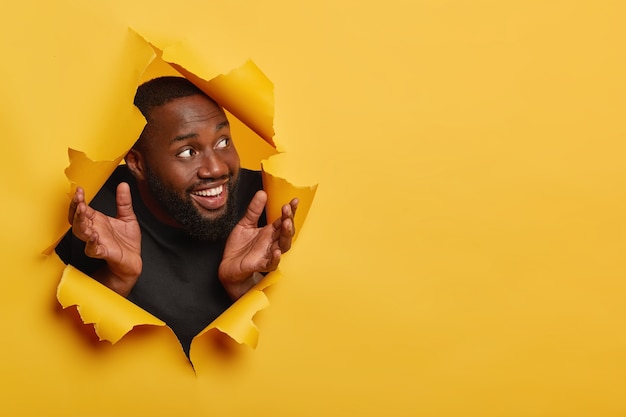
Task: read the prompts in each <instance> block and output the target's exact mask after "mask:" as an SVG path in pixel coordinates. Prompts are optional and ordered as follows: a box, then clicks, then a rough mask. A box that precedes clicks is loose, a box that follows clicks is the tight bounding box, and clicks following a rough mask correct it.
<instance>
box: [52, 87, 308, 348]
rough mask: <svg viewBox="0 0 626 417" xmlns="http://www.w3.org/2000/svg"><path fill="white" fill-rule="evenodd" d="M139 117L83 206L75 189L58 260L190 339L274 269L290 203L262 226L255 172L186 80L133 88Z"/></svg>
mask: <svg viewBox="0 0 626 417" xmlns="http://www.w3.org/2000/svg"><path fill="white" fill-rule="evenodd" d="M135 105H136V106H137V107H138V108H139V109H140V110H141V112H142V114H143V115H144V117H145V118H146V120H147V124H146V126H145V128H144V130H143V132H142V133H141V136H140V137H139V139H138V140H137V142H136V144H135V145H134V146H133V148H132V149H131V150H130V151H129V152H128V154H127V155H126V158H125V160H126V165H122V166H120V167H118V168H117V170H116V171H115V172H114V173H113V175H112V176H111V178H109V180H108V181H107V183H106V184H105V185H104V186H103V187H102V189H101V190H100V192H99V193H98V194H97V195H96V197H95V198H94V200H93V201H92V203H91V206H88V205H87V204H86V203H85V196H84V191H83V190H82V189H81V188H77V190H76V193H75V195H74V197H73V199H72V201H71V203H70V209H69V215H68V220H69V222H70V223H71V224H72V229H71V231H70V232H68V234H67V235H66V236H65V237H64V239H63V240H62V241H61V243H59V245H58V246H57V248H56V251H57V253H58V254H59V256H60V257H61V259H62V260H63V261H64V262H65V263H69V264H72V265H74V266H76V267H77V268H78V269H80V270H81V271H83V272H85V273H86V274H88V275H90V276H92V277H93V278H95V279H97V280H98V281H100V282H101V283H103V284H104V285H106V286H107V287H109V288H110V289H112V290H113V291H115V292H117V293H119V294H121V295H123V296H125V297H127V298H128V299H129V300H131V301H132V302H134V303H135V304H137V305H139V306H140V307H142V308H144V309H145V310H147V311H149V312H151V313H152V314H154V315H155V316H157V317H159V318H160V319H162V320H163V321H165V322H166V323H167V325H168V326H169V327H171V328H172V330H173V331H174V333H176V335H177V337H178V338H179V340H180V342H181V344H182V346H183V350H184V351H185V353H186V354H187V355H189V347H190V344H191V340H192V339H193V337H194V336H195V335H197V334H198V333H199V332H200V331H201V330H202V329H204V328H205V327H206V326H207V325H208V324H209V323H210V322H211V321H213V320H214V319H215V318H216V317H217V316H218V315H219V314H221V313H222V312H223V311H224V310H225V309H226V308H228V306H229V305H230V304H231V303H232V301H233V300H236V299H237V298H239V297H240V296H241V295H243V294H244V293H245V292H246V291H248V290H249V289H250V288H251V287H252V286H253V285H254V284H256V283H257V282H258V281H259V280H260V278H262V275H261V273H263V272H269V271H272V270H275V269H276V268H277V266H278V263H279V261H280V256H281V254H282V253H284V252H286V251H288V250H289V249H290V247H291V240H292V237H293V235H294V231H295V229H294V223H293V216H294V214H295V211H296V208H297V205H298V201H297V199H294V200H292V201H291V202H290V203H289V204H285V205H284V206H283V207H282V216H281V217H280V218H279V219H277V220H275V221H274V222H273V223H271V224H269V225H265V220H264V207H265V203H266V201H267V195H266V194H265V192H264V191H262V190H261V188H262V183H261V178H260V173H259V172H254V171H249V170H246V169H242V168H240V166H239V156H238V154H237V151H236V150H235V146H234V144H233V143H232V140H231V137H230V130H229V124H228V120H227V119H226V116H225V115H224V112H223V110H222V109H221V107H220V106H219V105H218V104H217V103H215V102H214V101H213V100H212V99H211V98H209V97H208V96H207V95H206V94H204V93H203V92H202V91H201V90H200V89H198V88H197V87H196V86H194V85H193V84H192V83H191V82H189V81H188V80H186V79H185V78H180V77H162V78H157V79H155V80H152V81H149V82H147V83H145V84H143V85H141V86H140V87H139V88H138V89H137V94H136V96H135Z"/></svg>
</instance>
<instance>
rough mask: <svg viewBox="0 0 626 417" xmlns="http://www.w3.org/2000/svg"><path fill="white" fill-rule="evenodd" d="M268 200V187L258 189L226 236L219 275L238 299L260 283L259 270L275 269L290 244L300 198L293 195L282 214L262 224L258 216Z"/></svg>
mask: <svg viewBox="0 0 626 417" xmlns="http://www.w3.org/2000/svg"><path fill="white" fill-rule="evenodd" d="M266 202H267V194H266V193H265V191H257V193H256V194H255V195H254V197H253V198H252V201H251V202H250V205H249V206H248V210H247V211H246V214H245V215H244V217H243V218H242V219H241V221H240V222H239V223H237V225H236V226H235V228H234V229H233V231H232V232H231V233H230V235H229V236H228V239H227V240H226V247H225V248H224V256H223V257H222V262H221V263H220V268H219V278H220V281H221V282H222V285H224V288H226V291H227V292H228V294H229V295H230V296H231V298H233V299H235V300H236V299H238V298H239V297H241V296H242V295H243V294H244V293H246V291H248V290H249V289H250V288H251V287H252V286H253V285H254V284H256V283H257V281H258V280H259V279H260V278H259V274H256V273H259V272H270V271H274V270H275V269H276V268H277V267H278V264H279V262H280V257H281V255H282V254H283V253H285V252H287V251H288V250H289V249H290V248H291V240H292V239H293V236H294V234H295V230H296V229H295V226H294V222H293V217H294V215H295V213H296V209H297V208H298V199H297V198H294V199H293V200H291V202H290V203H289V204H285V205H284V206H283V207H282V214H281V217H280V218H278V219H276V220H275V221H274V222H273V223H271V224H268V225H267V226H265V227H261V228H259V227H258V221H259V217H261V214H262V213H263V208H264V207H265V203H266Z"/></svg>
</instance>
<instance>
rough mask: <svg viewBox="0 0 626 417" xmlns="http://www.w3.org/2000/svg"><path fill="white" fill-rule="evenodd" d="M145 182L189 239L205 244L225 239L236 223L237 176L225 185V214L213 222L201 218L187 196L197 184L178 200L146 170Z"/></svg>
mask: <svg viewBox="0 0 626 417" xmlns="http://www.w3.org/2000/svg"><path fill="white" fill-rule="evenodd" d="M146 179H147V182H148V187H149V188H150V191H151V192H152V194H153V195H154V196H155V197H156V199H157V201H158V202H159V203H160V204H161V205H162V206H163V208H164V209H165V210H166V211H167V212H168V213H169V215H170V216H172V217H173V218H174V220H176V221H177V222H178V223H179V224H180V225H181V226H182V227H183V230H184V231H185V233H187V234H188V235H189V236H191V237H193V238H195V239H198V240H204V241H210V242H215V241H218V240H222V239H226V238H227V237H228V235H229V234H230V232H231V231H232V230H233V228H234V227H235V224H236V223H237V220H238V219H237V210H236V209H235V200H236V197H235V196H236V195H237V189H238V186H239V176H237V177H233V176H232V175H231V176H230V178H229V181H228V182H227V183H226V184H227V187H228V200H226V211H225V212H224V214H223V215H222V216H220V217H218V218H216V219H207V218H206V217H203V216H202V215H201V214H200V212H199V211H198V209H197V208H196V207H195V206H194V204H193V202H192V201H191V197H189V192H191V190H192V189H193V188H195V187H197V186H198V185H200V184H195V185H194V186H193V187H190V189H188V190H186V193H185V197H181V196H180V194H178V193H177V192H176V191H174V190H172V189H171V188H168V187H167V186H166V185H165V184H163V182H161V180H160V179H159V178H158V177H157V176H156V175H155V174H154V173H153V172H152V170H150V169H149V168H148V169H146Z"/></svg>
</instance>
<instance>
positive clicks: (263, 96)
mask: <svg viewBox="0 0 626 417" xmlns="http://www.w3.org/2000/svg"><path fill="white" fill-rule="evenodd" d="M137 38H140V39H142V40H143V42H144V44H143V45H141V47H143V48H145V44H148V45H150V47H152V48H153V50H154V54H153V56H152V57H151V58H150V60H149V61H148V62H146V63H145V65H144V66H143V68H142V70H141V71H138V74H139V76H138V80H137V85H139V84H141V83H142V82H144V81H147V80H148V79H151V78H155V77H157V76H162V75H172V74H182V75H184V76H185V77H186V78H188V79H189V80H190V81H192V82H193V83H194V84H196V85H197V86H198V87H199V88H201V89H202V90H203V91H205V92H206V93H207V94H208V95H210V96H212V97H213V98H215V99H216V100H217V101H218V102H220V104H222V105H223V106H224V108H225V110H226V112H227V116H228V118H229V119H230V120H231V125H233V126H235V128H234V129H233V136H234V139H235V143H236V144H237V146H238V150H239V153H240V155H241V154H246V155H247V156H246V158H242V166H245V167H246V168H251V169H259V165H260V161H261V160H262V159H264V158H268V157H269V158H271V156H272V155H274V154H276V153H277V151H276V149H275V148H276V145H275V143H274V139H273V136H274V130H273V114H274V108H273V104H274V99H273V85H272V83H271V81H269V80H268V79H267V77H265V75H264V74H263V73H262V72H261V71H260V70H259V69H258V68H257V67H256V65H255V64H254V63H253V62H252V61H248V62H246V63H244V64H243V65H242V66H241V67H239V68H236V69H234V70H232V71H230V72H229V73H228V74H214V73H211V70H210V69H206V68H205V69H200V70H196V72H194V73H192V72H191V71H189V70H187V69H186V68H189V67H194V68H196V67H197V63H196V62H191V61H190V60H191V59H192V58H191V57H189V56H186V57H185V54H184V46H181V45H180V44H177V45H175V46H174V47H171V48H164V49H160V48H159V47H157V46H154V45H152V44H149V43H148V42H147V41H146V40H145V39H144V38H141V37H140V35H137ZM176 57H182V58H185V59H186V60H187V61H185V62H184V63H183V62H181V61H178V62H177V63H174V62H170V60H172V61H173V60H174V59H175V58H176ZM207 74H209V75H207ZM135 87H136V86H135ZM137 117H138V118H140V119H141V115H140V114H139V113H138V112H137ZM143 123H144V124H145V120H144V121H143ZM131 125H132V123H131ZM236 134H241V136H242V139H244V140H243V142H245V143H244V146H241V145H242V144H241V142H240V141H239V139H240V137H239V136H236ZM136 137H137V132H136V128H135V127H133V126H129V129H128V132H127V134H126V135H125V136H124V135H121V137H120V138H119V141H120V142H122V143H131V144H132V143H133V142H134V139H136ZM94 140H96V141H104V143H109V142H111V141H112V138H110V137H106V136H103V135H102V134H100V136H98V133H97V132H96V133H95V134H94ZM259 142H262V143H265V145H263V144H259ZM249 144H250V146H248V145H249ZM268 144H269V146H268ZM244 148H245V149H244ZM250 149H252V150H250ZM127 150H128V149H126V151H127ZM68 153H69V159H70V165H69V167H68V168H67V169H66V175H67V177H68V179H69V181H70V183H71V187H70V193H69V195H70V196H71V195H72V194H73V192H74V190H75V189H76V186H77V185H80V186H81V187H83V188H84V189H85V193H86V197H87V200H88V201H90V200H91V199H92V198H93V197H94V196H95V194H96V193H97V191H98V190H99V189H100V187H102V185H103V184H104V182H105V181H106V180H107V178H108V177H109V176H110V175H111V173H112V172H113V170H114V169H115V167H116V166H117V165H118V164H119V163H120V162H121V161H122V159H123V156H124V154H125V153H126V152H124V154H122V155H119V156H117V157H115V158H112V159H111V160H107V161H92V160H91V159H89V158H88V157H87V155H85V154H84V153H83V152H80V151H76V150H73V149H70V150H69V152H68ZM244 160H246V161H254V160H256V161H258V162H257V163H256V167H254V166H251V165H253V164H252V163H251V162H247V163H244ZM266 163H267V161H266ZM264 165H265V164H264ZM261 168H262V171H263V184H264V188H265V190H266V191H267V193H268V205H267V213H268V221H272V220H273V219H275V218H277V217H278V216H279V215H280V207H281V205H282V204H284V203H286V202H288V201H289V200H291V198H293V197H298V198H299V199H300V205H299V207H298V212H297V215H296V218H295V226H296V236H295V237H294V241H295V239H296V238H297V235H298V233H299V231H300V229H301V227H302V224H303V222H304V220H305V217H306V214H307V212H308V210H309V208H310V206H311V203H312V200H313V197H314V195H315V189H316V187H315V186H313V187H296V186H293V185H292V184H290V183H289V182H287V181H286V180H285V179H283V178H280V177H279V176H278V174H277V173H270V172H266V170H265V169H264V166H263V167H261ZM63 234H64V233H63ZM61 238H62V235H61V236H59V237H58V239H56V241H55V243H53V244H52V245H51V246H50V247H49V248H48V249H47V250H46V251H45V253H51V252H52V250H53V249H54V247H55V246H56V244H57V243H58V241H59V240H60V239H61ZM280 277H281V274H280V273H279V272H278V271H275V272H272V273H270V274H268V275H267V276H266V277H265V278H264V279H263V280H262V281H261V282H260V283H258V284H257V285H256V286H255V287H254V288H253V289H251V290H250V291H249V292H248V293H246V294H245V295H244V296H242V297H241V298H240V299H239V300H237V301H236V302H235V303H234V304H233V305H232V306H231V307H230V308H229V309H227V310H226V311H225V312H224V313H223V314H222V315H220V316H219V317H218V318H217V319H216V320H214V321H213V323H211V324H210V325H209V326H208V327H207V328H206V329H205V330H203V331H202V332H201V333H200V334H199V335H198V336H196V338H195V339H194V341H193V342H192V355H191V356H192V360H193V358H194V357H198V358H199V357H200V356H202V355H204V352H206V350H204V349H203V350H198V349H196V348H195V347H196V346H197V345H198V344H197V343H196V341H197V340H198V339H202V338H203V335H205V334H206V333H207V332H209V331H210V330H212V329H217V330H219V331H220V332H222V333H224V334H226V335H228V336H229V337H230V338H232V339H233V340H235V341H236V342H238V343H240V344H246V345H248V346H251V347H255V346H256V344H257V340H258V329H257V328H256V326H255V324H254V322H253V321H252V318H253V317H254V315H255V314H256V313H257V312H258V311H259V310H261V309H263V308H265V307H267V306H268V305H269V301H268V299H267V296H266V295H265V293H264V289H265V288H267V287H268V286H269V285H271V284H273V283H274V282H276V281H277V280H278V279H279V278H280ZM57 298H58V300H59V302H60V304H61V305H62V306H63V308H67V307H69V306H72V305H75V306H77V309H78V312H79V314H80V316H81V318H82V320H83V321H84V322H85V323H87V324H93V325H94V328H95V331H96V333H97V335H98V337H99V338H100V340H108V341H109V342H111V343H116V342H117V341H119V340H120V339H121V338H122V337H123V336H124V335H125V334H127V333H128V332H129V331H131V330H132V329H133V328H134V327H135V326H139V325H153V326H164V325H165V323H164V322H163V321H161V320H160V319H158V318H156V317H154V316H153V315H151V314H150V313H148V312H146V311H145V310H143V309H141V308H140V307H138V306H136V305H135V304H133V303H131V302H130V301H128V300H127V299H125V298H124V297H122V296H120V295H118V294H116V293H115V292H113V291H111V290H109V289H108V288H107V287H105V286H104V285H102V284H100V283H99V282H97V281H95V280H93V279H92V278H90V277H88V276H86V275H85V274H83V273H82V272H80V271H79V270H77V269H76V268H74V267H72V266H67V267H66V268H65V270H64V272H63V276H62V278H61V281H60V283H59V286H58V288H57ZM207 354H209V353H208V352H207ZM198 355H200V356H198Z"/></svg>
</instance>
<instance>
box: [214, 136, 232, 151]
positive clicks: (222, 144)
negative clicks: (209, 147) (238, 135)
mask: <svg viewBox="0 0 626 417" xmlns="http://www.w3.org/2000/svg"><path fill="white" fill-rule="evenodd" d="M229 145H230V138H228V137H223V138H220V140H218V141H217V143H216V144H215V149H224V148H228V146H229Z"/></svg>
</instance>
